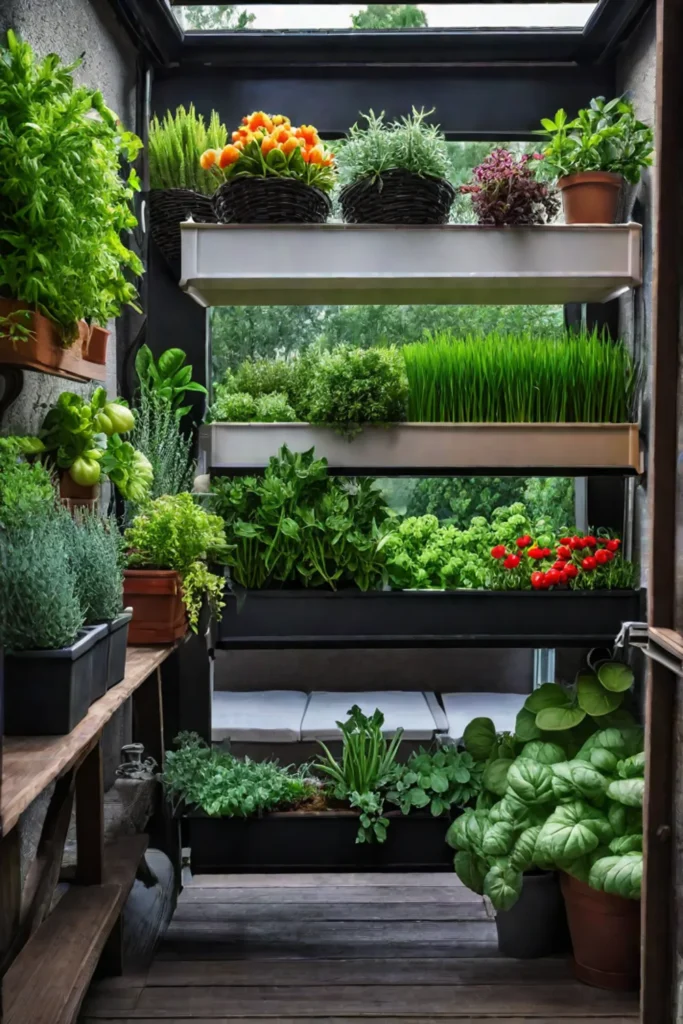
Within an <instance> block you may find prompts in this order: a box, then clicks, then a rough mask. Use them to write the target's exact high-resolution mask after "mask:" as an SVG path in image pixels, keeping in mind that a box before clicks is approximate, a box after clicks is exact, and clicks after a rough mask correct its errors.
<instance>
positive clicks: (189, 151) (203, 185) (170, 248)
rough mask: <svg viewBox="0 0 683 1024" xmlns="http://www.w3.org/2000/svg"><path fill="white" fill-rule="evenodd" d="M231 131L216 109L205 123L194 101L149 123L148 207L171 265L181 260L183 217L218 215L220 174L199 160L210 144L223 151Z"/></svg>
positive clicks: (153, 228) (202, 218)
mask: <svg viewBox="0 0 683 1024" xmlns="http://www.w3.org/2000/svg"><path fill="white" fill-rule="evenodd" d="M227 141H228V131H227V128H226V127H225V125H224V124H222V123H221V120H220V118H219V116H218V114H217V113H216V111H215V110H214V111H212V113H211V118H210V120H209V124H208V125H207V124H206V122H205V121H204V118H203V117H202V115H201V114H199V115H198V114H197V112H196V110H195V108H194V104H190V109H189V110H185V107H178V108H177V110H176V112H175V114H172V113H171V112H170V111H167V112H166V114H165V116H164V117H163V119H162V120H161V121H160V120H159V118H158V117H156V116H155V117H153V118H152V120H151V122H150V126H149V145H148V148H149V187H150V192H149V209H150V228H151V231H152V237H153V238H154V241H155V242H156V244H157V246H158V247H159V250H160V251H161V253H162V255H163V256H164V258H165V259H166V261H167V263H168V264H169V266H170V267H171V269H172V270H173V271H174V272H175V271H177V270H178V268H179V265H180V223H181V221H184V220H189V219H190V218H191V219H192V220H194V221H197V222H199V223H204V224H206V223H211V222H213V221H215V220H216V216H215V214H214V210H213V204H212V202H211V197H212V196H213V193H214V192H215V191H216V179H215V177H214V176H213V175H212V174H211V173H210V172H209V171H206V170H204V169H203V168H202V167H201V165H200V159H201V156H202V153H204V152H205V151H206V150H207V149H212V150H217V151H219V152H220V151H222V150H223V148H224V147H225V145H226V143H227Z"/></svg>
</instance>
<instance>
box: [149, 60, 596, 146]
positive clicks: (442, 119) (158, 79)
mask: <svg viewBox="0 0 683 1024" xmlns="http://www.w3.org/2000/svg"><path fill="white" fill-rule="evenodd" d="M615 88H616V83H615V78H614V68H613V66H611V65H605V66H601V67H597V68H593V67H586V68H579V67H577V66H575V65H571V66H555V65H552V66H548V65H541V64H526V65H525V64H519V65H509V64H508V65H473V64H468V65H466V66H465V65H461V66H449V67H434V66H430V65H427V64H424V65H420V64H414V65H412V66H411V67H389V66H386V65H385V66H374V67H367V66H366V67H360V66H349V65H347V66H340V67H332V66H326V67H318V68H313V67H310V68H302V67H301V66H298V67H295V68H289V67H287V68H280V67H278V68H274V67H273V66H272V65H271V67H270V68H267V69H266V70H264V66H261V67H254V68H248V67H235V66H234V65H232V66H229V67H223V66H214V67H207V66H204V65H202V66H199V65H197V66H190V67H188V66H187V65H183V66H181V67H179V68H168V69H159V70H158V71H157V72H156V74H155V78H154V87H153V92H152V106H153V109H154V111H155V112H156V113H159V114H163V113H164V111H166V110H168V109H171V110H172V109H174V108H175V107H176V106H178V105H179V104H181V103H182V104H185V105H187V104H188V103H189V102H193V103H194V104H195V106H196V108H197V110H198V111H199V112H200V113H202V114H204V115H205V116H208V115H210V113H211V111H212V110H214V109H215V110H217V111H218V114H219V115H220V117H221V119H222V120H223V121H225V123H226V124H228V125H235V124H238V123H239V122H240V120H241V118H242V116H243V115H244V112H245V111H249V110H274V109H277V110H286V111H287V113H288V114H289V116H290V117H291V118H292V120H293V121H294V122H297V123H298V122H299V121H301V122H305V123H309V122H310V123H312V124H315V125H316V126H317V128H318V130H319V131H320V132H322V134H323V135H324V136H326V137H336V136H340V135H344V134H345V133H346V131H347V129H348V127H349V125H351V124H354V122H355V121H357V120H358V115H359V113H360V112H361V111H367V110H368V109H369V108H371V107H372V109H373V110H376V111H380V110H384V111H385V112H386V114H387V116H388V117H397V116H399V115H401V114H405V113H406V112H407V111H410V109H411V107H413V106H415V107H418V108H420V107H424V108H425V109H426V110H430V109H432V108H435V110H436V115H435V119H436V120H437V121H438V123H439V124H440V126H441V128H442V130H443V131H444V132H445V133H446V135H447V137H449V138H458V139H467V140H469V139H481V140H483V141H495V140H500V141H503V140H511V139H526V138H533V135H532V133H533V131H534V130H535V129H536V128H538V127H539V122H540V119H541V118H542V117H547V116H548V114H549V113H550V114H554V113H555V111H556V110H557V109H558V108H559V107H564V108H565V109H566V110H567V112H568V113H569V114H570V115H571V116H574V115H575V113H576V111H577V110H578V109H579V108H580V107H582V106H586V104H587V103H588V102H589V101H590V99H591V98H592V97H593V96H601V95H610V94H613V93H614V90H615Z"/></svg>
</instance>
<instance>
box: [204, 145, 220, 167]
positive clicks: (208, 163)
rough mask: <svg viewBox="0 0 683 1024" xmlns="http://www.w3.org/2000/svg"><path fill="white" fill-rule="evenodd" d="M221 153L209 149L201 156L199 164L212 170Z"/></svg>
mask: <svg viewBox="0 0 683 1024" xmlns="http://www.w3.org/2000/svg"><path fill="white" fill-rule="evenodd" d="M218 157H219V154H218V152H217V151H216V150H215V149H207V150H206V152H205V153H202V155H201V156H200V158H199V165H200V167H201V168H202V170H204V171H208V170H210V169H211V168H212V167H213V165H214V164H215V163H216V161H217V160H218Z"/></svg>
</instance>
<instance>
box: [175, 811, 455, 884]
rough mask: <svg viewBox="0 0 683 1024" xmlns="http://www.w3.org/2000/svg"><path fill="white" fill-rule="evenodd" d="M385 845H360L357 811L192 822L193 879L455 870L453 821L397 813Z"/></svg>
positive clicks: (200, 818)
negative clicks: (450, 834) (257, 874)
mask: <svg viewBox="0 0 683 1024" xmlns="http://www.w3.org/2000/svg"><path fill="white" fill-rule="evenodd" d="M388 816H389V818H390V822H391V823H390V825H389V828H388V830H387V839H386V842H384V843H356V836H357V834H358V817H357V815H356V814H354V813H353V812H352V811H321V812H315V813H310V812H305V811H283V812H273V813H272V814H266V815H264V816H263V817H261V818H207V817H205V816H203V815H200V814H191V815H189V816H188V817H187V818H186V819H185V820H184V824H185V826H186V838H187V843H188V845H189V846H190V850H191V861H190V862H191V867H192V873H193V874H223V873H228V872H236V873H238V874H239V873H243V872H250V871H260V872H266V873H267V872H275V873H277V872H290V871H291V872H296V871H318V870H320V871H452V870H453V851H452V850H451V849H450V847H448V846H447V845H446V839H445V836H446V832H447V830H448V825H449V821H448V819H446V818H433V817H431V815H428V814H415V815H409V816H407V817H404V816H403V815H402V814H400V813H398V812H397V813H396V814H395V815H394V814H393V813H390V814H389V815H388Z"/></svg>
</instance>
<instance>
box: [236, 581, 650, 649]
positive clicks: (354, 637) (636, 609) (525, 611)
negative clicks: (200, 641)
mask: <svg viewBox="0 0 683 1024" xmlns="http://www.w3.org/2000/svg"><path fill="white" fill-rule="evenodd" d="M226 602H227V603H226V606H225V608H224V609H223V616H222V620H221V622H220V624H219V636H218V646H219V647H222V648H231V649H235V648H244V649H253V650H255V649H263V648H275V649H277V648H308V647H313V648H315V647H317V648H331V649H335V648H344V647H347V648H348V647H480V646H486V647H604V646H611V645H612V643H613V642H614V638H615V637H616V635H617V634H618V633H619V630H620V629H621V624H622V622H633V621H639V620H641V619H642V612H641V600H640V592H639V591H635V590H565V591H551V592H545V593H544V592H542V591H526V590H523V591H519V590H508V591H496V590H452V591H444V590H412V591H411V590H404V591H400V590H396V591H379V590H375V591H367V592H365V593H363V592H362V591H359V590H351V589H349V590H340V591H337V592H332V591H323V590H305V589H301V590H247V591H242V592H240V593H239V594H238V595H235V594H234V593H231V592H228V593H227V594H226Z"/></svg>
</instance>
